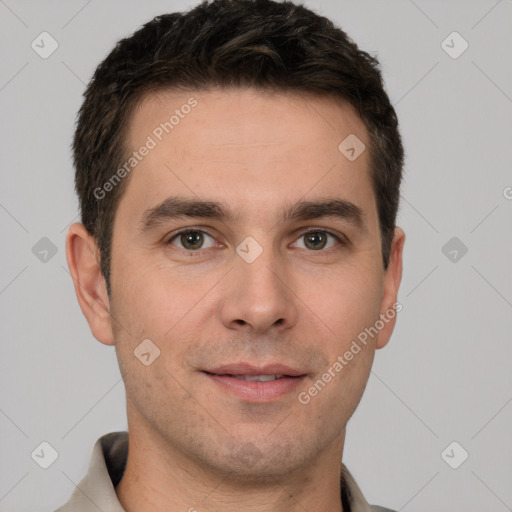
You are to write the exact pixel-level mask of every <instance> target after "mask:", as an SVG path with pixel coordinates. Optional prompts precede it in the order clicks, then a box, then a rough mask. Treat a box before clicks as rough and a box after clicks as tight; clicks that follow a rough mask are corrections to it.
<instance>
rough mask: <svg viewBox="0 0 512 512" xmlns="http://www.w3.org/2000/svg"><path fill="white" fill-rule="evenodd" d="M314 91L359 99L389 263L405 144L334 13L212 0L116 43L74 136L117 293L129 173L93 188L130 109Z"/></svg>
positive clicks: (373, 72)
mask: <svg viewBox="0 0 512 512" xmlns="http://www.w3.org/2000/svg"><path fill="white" fill-rule="evenodd" d="M247 86H248V87H254V88H257V89H260V90H261V89H269V90H273V91H277V92H279V91H283V92H298V93H300V92H302V93H306V92H307V93H314V94H317V95H322V96H332V97H334V98H338V99H342V100H345V101H347V102H348V103H350V104H351V105H352V106H353V107H355V109H356V111H357V112H358V114H359V116H360V117H361V119H362V120H363V122H364V124H365V126H366V128H367V130H368V134H369V139H370V148H369V151H370V162H371V164H370V171H371V177H372V184H373V189H374V193H375V197H376V203H377V209H378V215H379V226H380V233H381V245H382V258H383V265H384V268H385V269H387V266H388V261H389V254H390V248H391V241H392V238H393V232H394V228H395V222H396V215H397V210H398V204H399V197H400V183H401V180H402V168H403V159H404V151H403V147H402V142H401V138H400V133H399V130H398V120H397V116H396V113H395V110H394V108H393V106H392V105H391V103H390V100H389V98H388V96H387V94H386V92H385V90H384V85H383V81H382V76H381V73H380V69H379V62H378V60H377V59H376V58H375V57H373V56H370V55H369V54H368V53H366V52H364V51H362V50H359V49H358V47H357V46H356V44H355V43H354V42H353V41H352V40H351V39H350V38H349V37H348V36H347V34H346V33H345V32H344V31H343V30H341V29H340V28H338V27H336V26H335V25H334V24H333V23H332V22H331V21H330V20H329V19H327V18H325V17H322V16H319V15H317V14H316V13H314V12H312V11H311V10H309V9H307V8H305V7H304V6H303V5H302V4H295V3H293V2H290V1H282V2H276V1H273V0H213V1H208V0H205V1H203V2H202V3H200V4H199V5H197V6H196V7H194V8H193V9H191V10H189V11H187V12H185V13H172V14H165V15H162V16H157V17H155V18H154V19H153V20H151V21H150V22H148V23H146V24H145V25H143V26H142V27H141V28H140V29H139V30H137V31H136V32H135V33H134V34H133V35H131V36H130V37H128V38H125V39H122V40H121V41H119V42H118V43H117V44H116V46H115V47H114V49H113V50H112V51H111V53H110V54H109V55H108V56H107V57H106V58H105V60H104V61H103V62H102V63H101V64H100V65H99V66H98V68H97V69H96V71H95V73H94V76H93V78H92V80H91V81H90V83H89V84H88V86H87V89H86V91H85V93H84V102H83V104H82V107H81V108H80V111H79V113H78V121H77V127H76V132H75V136H74V141H73V152H74V164H75V169H76V174H75V188H76V192H77V194H78V197H79V202H80V212H81V220H82V223H83V224H84V226H85V227H86V229H87V230H88V232H89V233H90V234H91V235H92V236H93V237H94V239H95V240H96V242H97V244H98V247H99V250H100V258H101V264H100V266H101V272H102V274H103V276H104V277H105V281H106V285H107V290H108V292H109V294H110V256H111V245H112V235H113V232H112V231H113V224H114V217H115V212H116V209H117V205H118V203H119V199H120V197H121V195H122V193H123V190H124V187H125V186H126V182H127V181H128V178H125V179H123V180H122V182H121V183H119V185H117V186H115V187H113V189H112V190H111V191H110V192H109V193H108V194H106V195H105V197H102V198H101V199H98V198H97V196H96V194H95V192H94V191H95V190H97V189H98V187H102V186H103V184H104V183H105V182H106V181H107V180H108V179H109V178H110V177H111V176H112V174H113V172H114V171H115V170H116V169H118V168H119V166H120V165H121V164H122V162H123V161H124V160H125V156H126V154H127V152H128V148H126V147H125V145H124V143H125V135H126V129H127V125H128V122H129V118H130V114H131V112H132V111H133V107H134V106H135V105H136V104H137V102H138V101H140V99H141V98H142V96H143V95H144V94H147V93H149V92H154V91H158V90H161V89H176V90H183V91H187V90H188V91H191V90H207V89H208V88H212V87H247Z"/></svg>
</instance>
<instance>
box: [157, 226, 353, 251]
mask: <svg viewBox="0 0 512 512" xmlns="http://www.w3.org/2000/svg"><path fill="white" fill-rule="evenodd" d="M194 231H198V232H200V233H203V234H205V235H207V236H209V237H210V238H212V239H213V240H215V242H216V243H217V244H220V245H222V246H223V245H224V244H222V243H220V242H218V241H217V240H216V239H215V237H214V236H213V235H211V234H210V233H208V231H206V230H205V229H203V228H201V227H195V226H188V227H186V228H182V229H179V230H178V231H176V232H174V233H173V234H172V235H171V236H170V237H166V239H165V240H166V241H165V242H164V243H165V245H169V244H170V243H171V242H172V241H173V240H174V239H175V238H177V237H178V236H179V235H181V234H183V233H189V232H194ZM318 232H322V233H327V234H328V235H330V236H332V237H333V238H334V239H335V240H336V241H337V242H339V244H340V245H348V244H350V240H349V239H348V238H347V237H346V236H345V235H344V234H342V233H337V232H336V233H335V232H333V231H331V230H330V229H326V228H320V227H314V226H305V227H303V228H300V229H299V230H298V231H296V233H295V239H294V242H296V241H297V239H299V238H300V237H301V236H304V235H306V234H308V233H318ZM177 249H181V247H177ZM330 249H334V247H331V248H330ZM182 250H184V251H187V252H190V253H200V252H202V251H205V250H206V249H198V250H196V251H189V250H187V249H182ZM327 251H329V249H326V250H325V251H323V250H320V251H311V252H327Z"/></svg>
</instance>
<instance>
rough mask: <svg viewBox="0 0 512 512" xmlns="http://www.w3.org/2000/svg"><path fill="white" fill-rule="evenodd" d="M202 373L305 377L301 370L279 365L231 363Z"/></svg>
mask: <svg viewBox="0 0 512 512" xmlns="http://www.w3.org/2000/svg"><path fill="white" fill-rule="evenodd" d="M204 371H206V372H208V373H214V374H216V375H226V374H227V375H286V376H288V377H299V376H301V375H306V374H305V373H304V372H303V371H301V370H298V369H296V368H291V367H290V366H285V365H283V364H279V363H275V364H267V365H265V366H254V365H252V364H248V363H233V364H225V365H222V366H218V367H217V368H212V369H208V370H204Z"/></svg>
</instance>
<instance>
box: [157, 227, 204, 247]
mask: <svg viewBox="0 0 512 512" xmlns="http://www.w3.org/2000/svg"><path fill="white" fill-rule="evenodd" d="M205 235H206V237H208V238H211V239H212V240H213V238H212V237H211V236H210V235H209V234H208V233H205V232H204V231H200V230H198V229H187V230H184V231H180V232H179V233H177V234H176V235H174V236H173V237H172V238H171V239H169V240H168V242H167V243H168V244H172V245H175V244H174V243H173V242H174V240H177V241H178V242H179V244H180V245H178V247H180V248H181V249H185V250H187V251H198V250H200V249H207V248H208V247H204V243H205ZM213 245H214V244H212V245H211V246H210V247H212V246H213Z"/></svg>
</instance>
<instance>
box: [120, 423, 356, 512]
mask: <svg viewBox="0 0 512 512" xmlns="http://www.w3.org/2000/svg"><path fill="white" fill-rule="evenodd" d="M149 432H150V430H149V429H148V428H147V427H145V428H141V429H136V428H133V427H132V428H130V429H129V450H128V460H127V464H126V469H125V472H124V474H123V477H122V479H121V481H120V483H119V484H118V486H117V487H116V494H117V496H118V499H119V501H120V503H121V505H122V506H123V508H124V509H125V510H126V512H149V511H151V512H164V511H165V512H174V511H188V512H203V511H209V512H221V511H222V512H234V511H236V512H239V511H240V510H244V511H245V512H261V511H265V512H304V510H308V511H309V512H314V511H324V510H329V511H332V512H343V510H344V509H343V505H342V497H341V492H340V475H341V455H342V450H343V442H344V435H345V433H344V432H343V433H342V435H341V436H340V437H339V438H337V439H336V440H335V442H334V443H333V444H332V445H329V446H328V447H327V449H326V450H324V452H325V453H323V454H320V455H319V456H318V458H317V459H316V460H313V461H311V463H310V464H309V465H308V466H307V467H306V468H298V469H296V470H293V471H290V472H289V473H287V474H280V475H265V476H264V477H262V476H261V475H260V476H258V477H252V476H248V475H245V476H243V477H242V476H240V475H237V474H234V472H231V473H223V474H221V473H219V470H218V468H211V467H208V465H207V464H205V463H204V462H201V461H195V460H192V459H191V458H190V456H187V454H185V453H181V452H180V450H179V449H177V448H176V447H174V446H169V443H168V442H166V441H164V440H163V439H161V438H159V437H158V436H155V435H154V434H153V433H151V435H148V434H149ZM345 512H347V510H345Z"/></svg>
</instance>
